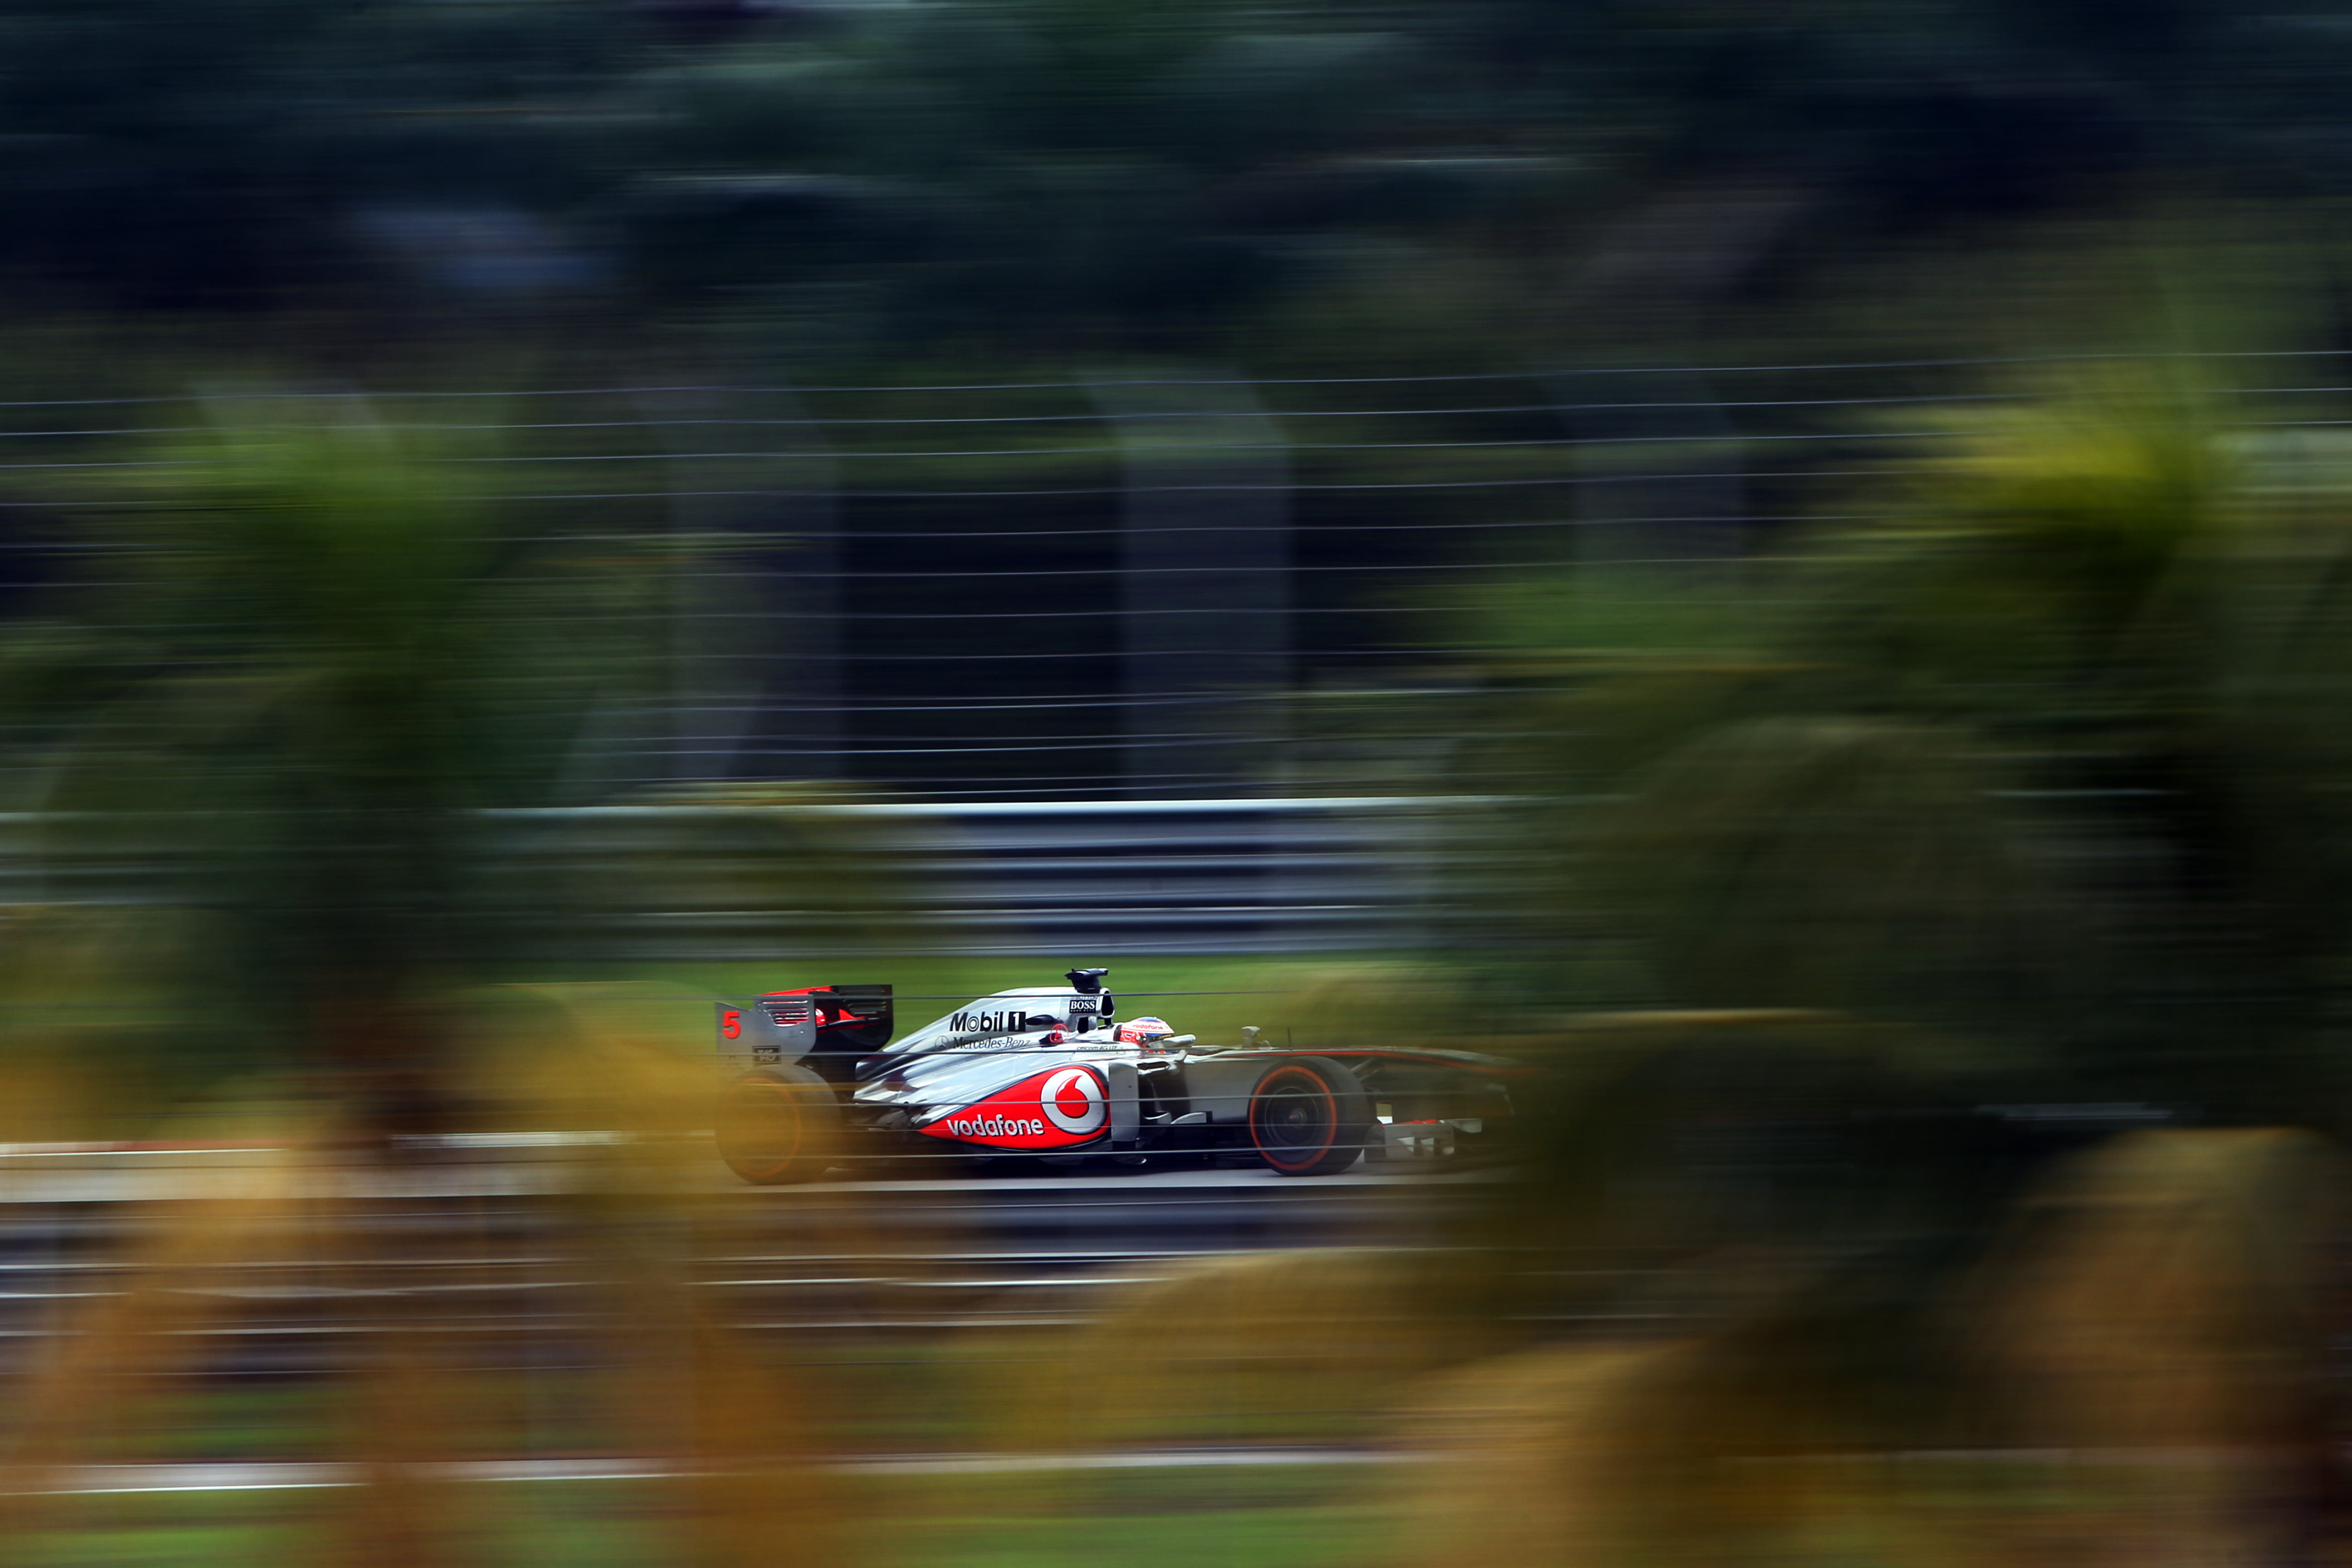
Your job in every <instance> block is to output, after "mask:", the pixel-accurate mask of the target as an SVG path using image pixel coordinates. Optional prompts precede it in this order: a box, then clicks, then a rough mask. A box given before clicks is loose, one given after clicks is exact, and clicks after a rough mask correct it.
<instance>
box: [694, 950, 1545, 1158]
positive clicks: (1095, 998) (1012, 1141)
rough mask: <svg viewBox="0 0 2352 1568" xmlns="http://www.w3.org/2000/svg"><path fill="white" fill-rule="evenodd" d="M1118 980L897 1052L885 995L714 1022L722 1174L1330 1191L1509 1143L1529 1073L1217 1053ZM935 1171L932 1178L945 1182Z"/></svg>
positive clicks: (826, 997)
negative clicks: (1200, 1165)
mask: <svg viewBox="0 0 2352 1568" xmlns="http://www.w3.org/2000/svg"><path fill="white" fill-rule="evenodd" d="M1106 973H1108V971H1107V970H1101V969H1076V970H1072V971H1071V972H1070V973H1069V975H1068V984H1066V985H1058V986H1028V987H1022V988H1018V989H1014V990H1011V991H999V992H997V993H995V994H993V995H989V996H983V997H981V998H979V999H978V1000H976V1001H974V1002H971V1003H970V1004H969V1005H965V1006H963V1007H961V1008H958V1009H957V1010H956V1011H955V1012H952V1013H950V1014H948V1015H947V1016H945V1017H942V1018H940V1019H937V1020H935V1021H934V1022H932V1023H930V1024H929V1025H927V1026H924V1027H922V1028H920V1029H917V1030H916V1031H914V1032H913V1033H912V1034H909V1035H908V1036H906V1037H904V1038H902V1039H899V1040H898V1041H896V1042H892V1041H891V1039H890V1031H891V995H890V987H889V986H887V985H816V986H809V987H806V988H803V989H802V990H798V991H773V992H770V993H769V994H766V995H764V996H761V997H760V998H758V999H757V1000H755V1001H751V1002H746V1003H732V1002H722V1003H719V1005H718V1021H719V1042H718V1049H719V1059H720V1062H721V1065H722V1066H724V1067H726V1068H729V1069H730V1073H731V1075H732V1076H731V1081H730V1082H729V1084H728V1085H727V1087H726V1088H725V1089H722V1090H721V1091H720V1095H719V1110H718V1118H717V1122H716V1126H717V1130H718V1140H719V1157H720V1158H721V1159H723V1160H725V1161H726V1162H727V1163H728V1165H729V1167H730V1168H731V1169H732V1170H733V1171H734V1172H735V1173H736V1174H737V1175H739V1176H740V1177H742V1178H743V1179H744V1180H745V1181H747V1182H755V1183H760V1184H771V1183H782V1182H799V1181H809V1180H813V1179H814V1178H815V1177H817V1176H819V1175H821V1174H823V1173H824V1170H825V1169H826V1168H827V1167H828V1166H830V1165H832V1164H834V1163H839V1162H841V1161H842V1160H844V1159H846V1160H847V1161H848V1162H849V1163H852V1164H854V1165H864V1164H866V1162H867V1161H868V1160H870V1159H873V1158H876V1157H883V1156H888V1155H891V1154H898V1155H902V1156H904V1155H922V1154H929V1155H931V1156H934V1157H936V1156H939V1155H942V1154H961V1155H966V1156H978V1157H984V1158H991V1159H996V1158H1005V1157H1012V1158H1019V1157H1024V1156H1026V1157H1031V1158H1034V1159H1043V1160H1046V1161H1050V1162H1053V1163H1069V1162H1070V1161H1072V1160H1074V1159H1079V1158H1084V1157H1087V1156H1092V1155H1104V1156H1108V1157H1110V1158H1112V1159H1114V1160H1117V1161H1118V1162H1120V1163H1127V1164H1141V1163H1146V1162H1147V1161H1156V1158H1157V1157H1159V1156H1161V1155H1168V1156H1175V1155H1190V1156H1192V1157H1194V1158H1209V1159H1217V1158H1234V1159H1243V1160H1254V1161H1255V1163H1262V1164H1264V1165H1265V1167H1266V1168H1267V1169H1269V1170H1272V1171H1274V1172H1276V1173H1278V1174H1281V1175H1286V1176H1326V1175H1331V1174H1334V1173H1338V1172H1340V1171H1344V1170H1346V1169H1347V1168H1348V1167H1349V1166H1350V1165H1352V1164H1354V1163H1356V1161H1357V1159H1358V1158H1359V1157H1360V1156H1365V1155H1369V1156H1370V1157H1372V1158H1374V1159H1420V1158H1431V1157H1443V1156H1447V1155H1453V1154H1456V1153H1468V1152H1471V1151H1473V1150H1474V1149H1476V1148H1479V1147H1482V1146H1483V1147H1493V1146H1495V1145H1496V1144H1497V1143H1498V1142H1499V1141H1500V1140H1501V1138H1502V1136H1503V1135H1504V1133H1505V1131H1506V1129H1507V1126H1508V1124H1509V1121H1510V1116H1511V1082H1512V1080H1513V1079H1515V1078H1517V1077H1518V1076H1519V1074H1520V1073H1521V1072H1522V1071H1523V1070H1524V1069H1522V1068H1518V1067H1517V1066H1516V1065H1515V1064H1513V1063H1511V1062H1509V1061H1507V1060H1505V1059H1504V1058H1499V1057H1490V1056H1483V1055H1480V1054H1478V1053H1476V1052H1472V1051H1456V1050H1436V1049H1429V1050H1391V1049H1381V1050H1370V1049H1363V1050H1357V1049H1343V1050H1330V1051H1324V1052H1320V1053H1316V1054H1311V1055H1310V1054H1307V1053H1302V1052H1298V1051H1291V1050H1280V1049H1275V1048H1272V1047H1265V1046H1261V1045H1259V1044H1258V1043H1257V1038H1256V1037H1257V1033H1258V1031H1257V1030H1255V1029H1254V1028H1250V1029H1244V1030H1243V1031H1242V1033H1243V1036H1244V1041H1245V1043H1244V1044H1243V1045H1240V1046H1226V1047H1206V1046H1202V1045H1199V1044H1197V1043H1196V1042H1195V1041H1194V1039H1193V1037H1192V1036H1190V1035H1180V1034H1177V1033H1175V1032H1174V1030H1173V1029H1171V1027H1170V1026H1168V1025H1167V1024H1165V1023H1163V1022H1162V1021H1160V1019H1158V1018H1138V1019H1135V1020H1132V1021H1131V1022H1129V1023H1124V1024H1122V1023H1120V1022H1118V1018H1117V1016H1116V1015H1117V1012H1118V1004H1117V1002H1116V1001H1115V1000H1114V998H1113V997H1112V996H1111V994H1110V993H1109V992H1108V991H1106V990H1105V989H1104V988H1103V976H1104V975H1105V974H1106ZM927 1168H932V1169H936V1168H937V1167H936V1166H935V1165H932V1166H928V1167H927Z"/></svg>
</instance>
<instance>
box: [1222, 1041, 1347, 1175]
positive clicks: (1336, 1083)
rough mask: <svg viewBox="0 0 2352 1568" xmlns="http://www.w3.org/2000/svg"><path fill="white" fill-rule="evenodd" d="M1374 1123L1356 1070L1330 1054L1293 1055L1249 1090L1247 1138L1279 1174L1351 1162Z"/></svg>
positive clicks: (1334, 1171) (1328, 1171)
mask: <svg viewBox="0 0 2352 1568" xmlns="http://www.w3.org/2000/svg"><path fill="white" fill-rule="evenodd" d="M1371 1129H1372V1102H1371V1099H1370V1096H1368V1095H1366V1094H1365V1093H1364V1090H1363V1087H1362V1086H1361V1085H1360V1084H1359V1083H1357V1081H1356V1075H1355V1074H1354V1073H1351V1072H1349V1070H1348V1069H1347V1068H1344V1067H1342V1066H1340V1065H1339V1063H1338V1062H1335V1061H1333V1060H1331V1059H1330V1058H1328V1057H1294V1058H1291V1059H1290V1060H1288V1061H1286V1062H1276V1064H1275V1065H1274V1066H1272V1067H1270V1068H1266V1069H1265V1072H1264V1073H1262V1074H1260V1075H1259V1076H1258V1080H1257V1085H1256V1087H1255V1088H1254V1089H1251V1090H1250V1106H1249V1131H1250V1144H1251V1146H1252V1147H1253V1148H1255V1150H1256V1151H1257V1157H1258V1158H1259V1159H1260V1160H1262V1161H1264V1162H1265V1166H1266V1168H1267V1169H1268V1170H1270V1171H1272V1172H1274V1173H1275V1174H1276V1175H1278V1176H1335V1175H1338V1174H1339V1173H1340V1172H1342V1171H1344V1170H1346V1169H1347V1168H1348V1167H1349V1166H1350V1165H1352V1164H1354V1163H1356V1161H1357V1159H1358V1158H1359V1157H1360V1156H1361V1155H1362V1153H1363V1152H1364V1141H1365V1139H1366V1138H1368V1137H1369V1136H1370V1133H1371Z"/></svg>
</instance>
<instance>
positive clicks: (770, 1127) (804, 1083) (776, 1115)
mask: <svg viewBox="0 0 2352 1568" xmlns="http://www.w3.org/2000/svg"><path fill="white" fill-rule="evenodd" d="M713 1125H714V1126H715V1127H716V1128H717V1130H718V1142H719V1158H720V1159H722V1160H724V1161H726V1162H727V1168H728V1169H729V1170H730V1171H732V1172H734V1173H736V1174H737V1175H739V1176H740V1177H742V1178H743V1179H744V1180H745V1181H747V1182H749V1183H751V1184H752V1185H754V1186H760V1187H772V1186H781V1185H782V1184H785V1183H788V1182H813V1181H814V1180H816V1178H817V1177H819V1176H821V1175H823V1174H824V1172H825V1167H826V1166H828V1165H830V1164H832V1163H833V1156H834V1152H835V1144H836V1143H837V1142H839V1140H838V1139H837V1138H835V1131H836V1130H837V1129H838V1128H839V1127H840V1125H841V1111H840V1108H839V1107H838V1106H836V1105H835V1103H834V1098H833V1086H832V1085H831V1084H828V1083H826V1082H825V1081H824V1079H821V1078H819V1077H817V1076H816V1074H814V1073H813V1072H811V1071H809V1070H808V1069H807V1068H801V1067H792V1066H782V1067H770V1068H756V1069H755V1070H753V1071H751V1072H747V1073H745V1074H744V1075H743V1076H742V1077H741V1078H739V1079H736V1080H735V1081H734V1082H733V1083H730V1084H729V1085H728V1086H727V1087H726V1088H725V1089H721V1090H720V1091H719V1108H718V1114H717V1117H716V1119H715V1121H714V1123H713Z"/></svg>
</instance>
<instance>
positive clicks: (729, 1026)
mask: <svg viewBox="0 0 2352 1568" xmlns="http://www.w3.org/2000/svg"><path fill="white" fill-rule="evenodd" d="M719 1033H720V1034H722V1035H724V1036H726V1037H728V1038H729V1039H730V1040H740V1039H741V1038H742V1037H743V1015H742V1014H741V1013H740V1012H738V1011H737V1010H736V1009H734V1008H732V1007H721V1008H720V1009H719Z"/></svg>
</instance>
